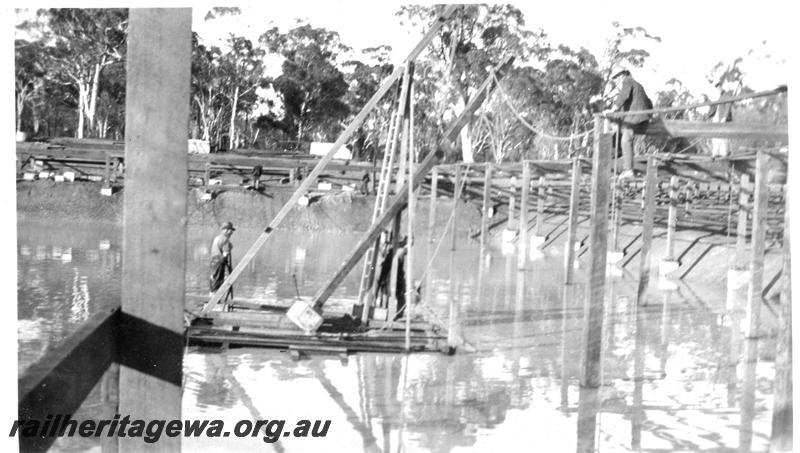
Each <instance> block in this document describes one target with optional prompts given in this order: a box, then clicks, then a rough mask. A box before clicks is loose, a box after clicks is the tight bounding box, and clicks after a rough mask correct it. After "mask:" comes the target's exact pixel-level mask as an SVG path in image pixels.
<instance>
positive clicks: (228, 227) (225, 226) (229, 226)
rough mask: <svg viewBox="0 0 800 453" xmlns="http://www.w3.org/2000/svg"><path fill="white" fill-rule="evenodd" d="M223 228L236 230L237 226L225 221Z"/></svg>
mask: <svg viewBox="0 0 800 453" xmlns="http://www.w3.org/2000/svg"><path fill="white" fill-rule="evenodd" d="M222 229H223V230H231V231H236V228H234V227H233V224H232V223H231V222H225V223H224V224H222Z"/></svg>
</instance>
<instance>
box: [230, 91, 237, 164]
mask: <svg viewBox="0 0 800 453" xmlns="http://www.w3.org/2000/svg"><path fill="white" fill-rule="evenodd" d="M238 103H239V86H238V85H237V86H236V89H235V90H234V91H233V102H232V103H231V127H230V131H229V132H228V150H232V149H233V145H234V142H235V141H236V140H235V138H234V137H235V134H236V104H238Z"/></svg>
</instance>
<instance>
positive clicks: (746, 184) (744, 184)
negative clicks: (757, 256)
mask: <svg viewBox="0 0 800 453" xmlns="http://www.w3.org/2000/svg"><path fill="white" fill-rule="evenodd" d="M750 190H752V189H751V187H750V175H748V174H747V173H742V175H741V177H740V179H739V216H738V222H737V224H736V267H737V268H740V269H742V268H744V267H745V260H746V258H745V248H746V247H747V213H748V211H749V209H748V204H749V201H750Z"/></svg>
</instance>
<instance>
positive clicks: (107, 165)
mask: <svg viewBox="0 0 800 453" xmlns="http://www.w3.org/2000/svg"><path fill="white" fill-rule="evenodd" d="M103 157H104V159H105V160H104V164H103V173H104V174H103V187H111V156H109V154H108V151H105V152H104V153H103Z"/></svg>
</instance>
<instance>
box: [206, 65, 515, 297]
mask: <svg viewBox="0 0 800 453" xmlns="http://www.w3.org/2000/svg"><path fill="white" fill-rule="evenodd" d="M509 67H510V61H507V64H506V65H504V66H503V67H501V68H500V69H499V70H497V72H496V74H495V77H496V79H497V80H500V79H501V78H502V77H503V76H504V75H505V71H506V70H507V69H508V68H509ZM488 79H492V81H494V78H493V77H491V76H490V77H489V78H488ZM494 86H495V85H492V87H494ZM485 97H486V92H485V91H484V94H483V97H480V96H475V98H473V99H472V100H471V101H470V103H469V104H468V105H467V107H466V108H464V110H463V111H462V112H461V115H459V117H458V118H456V119H455V121H454V122H453V125H452V126H450V128H448V130H447V132H446V133H445V134H444V138H443V139H442V141H440V142H439V146H437V148H436V152H430V153H428V155H427V156H426V157H425V159H423V160H422V162H420V163H419V166H418V167H417V170H416V172H415V173H414V178H413V179H412V181H409V183H410V184H413V186H414V189H415V190H416V188H417V187H419V185H421V184H422V182H423V181H424V180H425V176H426V175H427V174H428V172H430V171H431V169H432V168H433V167H434V165H436V164H437V163H438V161H439V159H441V157H442V156H443V155H444V153H445V152H450V151H451V150H452V143H453V140H454V139H451V138H450V137H457V136H458V133H459V131H458V130H456V125H458V124H461V127H463V125H464V124H466V123H465V122H464V121H462V119H463V117H464V116H465V115H472V114H473V113H474V112H475V110H477V109H478V107H480V103H478V102H477V101H476V99H478V98H480V99H481V100H482V99H484V98H485ZM407 200H408V191H407V190H405V188H403V189H401V190H400V192H399V193H398V194H397V195H396V196H395V197H394V199H393V200H392V202H391V203H390V204H389V206H388V207H387V208H386V210H385V211H384V213H383V214H382V215H381V216H380V217H379V218H378V219H377V220H376V222H375V223H373V224H372V226H371V227H370V229H369V230H368V231H367V232H366V233H365V234H364V236H363V237H362V238H361V240H360V241H359V242H358V244H356V246H355V247H354V249H353V251H352V252H351V253H350V255H349V256H348V257H347V258H346V259H345V261H344V262H343V263H342V265H341V267H340V268H339V270H338V271H337V272H336V273H335V274H334V275H333V277H331V279H330V280H329V281H328V282H327V283H326V284H325V286H324V287H323V288H322V289H321V290H320V291H319V292H318V293H317V295H316V296H315V297H314V303H313V305H314V307H315V308H316V309H319V308H321V307H322V306H323V305H324V304H325V302H326V301H327V300H328V298H329V297H330V296H331V294H333V292H334V291H335V290H336V288H337V287H338V286H339V284H340V283H341V282H342V281H343V280H344V278H345V277H346V276H347V274H348V273H350V271H351V270H352V268H353V266H355V265H356V264H357V263H358V261H359V260H360V259H361V256H362V255H363V254H364V253H365V252H366V250H367V249H368V248H369V246H370V244H371V241H374V240H375V239H376V238H377V237H378V235H379V234H380V233H381V231H383V228H384V227H385V225H387V224H388V222H389V220H390V219H391V218H392V217H393V216H394V215H396V214H397V213H398V212H400V211H401V210H402V209H403V208H404V207H405V204H406V202H407ZM262 236H263V234H262ZM234 272H236V270H235V269H234ZM217 293H219V291H217ZM215 297H216V295H215ZM213 302H214V299H213V298H212V300H211V301H210V302H209V304H208V305H206V308H209V307H210V306H211V305H212V303H213Z"/></svg>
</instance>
